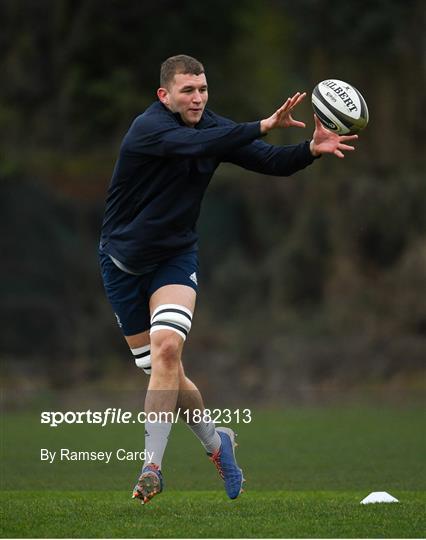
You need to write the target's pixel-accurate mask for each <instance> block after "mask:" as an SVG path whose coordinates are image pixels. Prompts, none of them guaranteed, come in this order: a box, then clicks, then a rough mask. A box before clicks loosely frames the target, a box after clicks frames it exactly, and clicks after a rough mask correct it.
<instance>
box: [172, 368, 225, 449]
mask: <svg viewBox="0 0 426 540" xmlns="http://www.w3.org/2000/svg"><path fill="white" fill-rule="evenodd" d="M177 407H179V408H180V410H181V411H182V412H184V414H182V415H181V418H182V419H183V420H184V422H186V424H187V425H188V427H189V428H190V429H191V431H192V432H193V433H194V434H195V435H196V437H198V439H199V440H200V441H201V444H202V445H203V446H204V448H205V450H206V452H207V453H208V454H213V453H214V452H216V451H217V450H218V449H219V447H220V444H221V439H220V436H219V433H217V431H216V428H215V424H214V422H213V421H212V420H211V421H210V422H206V421H205V420H204V419H203V413H204V403H203V398H202V397H201V393H200V391H199V390H198V388H197V387H196V386H195V384H194V383H193V382H192V381H191V380H190V379H189V378H188V377H187V376H186V375H185V371H184V369H183V365H182V362H181V363H180V365H179V395H178V400H177ZM193 411H197V412H198V413H201V414H198V415H194V417H193V416H192V413H193Z"/></svg>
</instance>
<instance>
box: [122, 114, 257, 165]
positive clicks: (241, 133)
mask: <svg viewBox="0 0 426 540" xmlns="http://www.w3.org/2000/svg"><path fill="white" fill-rule="evenodd" d="M260 136H261V133H260V122H247V123H242V124H235V123H229V124H226V125H220V126H215V127H208V128H205V129H196V128H189V127H185V126H182V125H180V124H179V123H178V122H177V121H176V120H175V119H174V118H173V117H172V116H169V115H147V116H145V115H141V116H139V117H138V118H136V120H135V121H134V122H133V124H132V125H131V127H130V129H129V131H128V133H127V135H126V136H125V138H124V141H123V149H124V150H125V151H126V152H129V153H135V154H145V155H151V156H158V157H167V156H170V157H172V156H192V157H197V156H199V157H201V156H219V155H223V154H225V153H228V152H232V150H234V149H236V148H239V147H240V146H244V145H247V144H248V143H250V142H252V141H254V140H255V139H257V138H258V137H260Z"/></svg>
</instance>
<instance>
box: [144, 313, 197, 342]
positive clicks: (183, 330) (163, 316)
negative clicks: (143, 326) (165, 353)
mask: <svg viewBox="0 0 426 540" xmlns="http://www.w3.org/2000/svg"><path fill="white" fill-rule="evenodd" d="M191 325H192V313H191V311H190V310H189V309H188V308H186V307H184V306H180V305H178V304H162V305H161V306H158V308H157V309H156V310H155V311H154V313H153V314H152V317H151V330H150V334H152V333H153V332H157V331H158V330H172V331H173V332H176V333H177V334H179V335H180V336H181V337H182V338H183V340H184V341H185V339H186V336H187V335H188V332H189V331H190V330H191Z"/></svg>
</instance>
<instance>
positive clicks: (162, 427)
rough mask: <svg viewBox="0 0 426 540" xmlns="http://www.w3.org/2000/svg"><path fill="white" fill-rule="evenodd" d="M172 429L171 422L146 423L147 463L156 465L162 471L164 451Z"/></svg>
mask: <svg viewBox="0 0 426 540" xmlns="http://www.w3.org/2000/svg"><path fill="white" fill-rule="evenodd" d="M171 429H172V424H171V422H148V421H146V422H145V456H146V458H145V463H144V465H143V466H144V467H145V466H146V465H149V464H151V463H155V464H156V465H158V467H159V468H160V469H161V462H162V461H163V456H164V451H165V450H166V446H167V442H168V440H169V433H170V430H171Z"/></svg>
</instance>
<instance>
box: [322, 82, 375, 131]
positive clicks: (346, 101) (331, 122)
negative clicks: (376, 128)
mask: <svg viewBox="0 0 426 540" xmlns="http://www.w3.org/2000/svg"><path fill="white" fill-rule="evenodd" d="M312 107H313V109H314V111H315V114H316V115H317V116H318V118H319V119H320V121H321V123H322V124H323V126H324V127H326V128H327V129H329V130H330V131H334V132H336V133H338V134H339V135H351V134H353V133H358V132H359V131H361V130H362V129H364V128H365V126H366V125H367V124H368V108H367V103H366V102H365V99H364V98H363V97H362V95H361V93H360V92H359V91H358V90H357V89H356V88H355V87H354V86H352V85H351V84H349V83H346V82H343V81H339V80H338V79H327V80H326V81H321V82H320V83H318V84H317V85H316V86H315V88H314V91H313V92H312Z"/></svg>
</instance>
